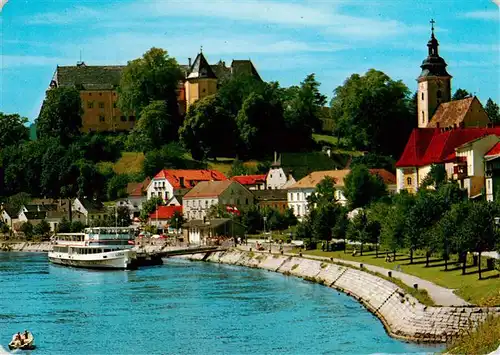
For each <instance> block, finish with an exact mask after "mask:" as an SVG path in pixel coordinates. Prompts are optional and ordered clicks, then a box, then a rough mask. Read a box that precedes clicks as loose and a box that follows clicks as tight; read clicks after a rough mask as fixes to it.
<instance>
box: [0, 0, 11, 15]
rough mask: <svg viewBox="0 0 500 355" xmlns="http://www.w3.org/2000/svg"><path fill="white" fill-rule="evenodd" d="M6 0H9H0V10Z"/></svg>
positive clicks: (0, 10)
mask: <svg viewBox="0 0 500 355" xmlns="http://www.w3.org/2000/svg"><path fill="white" fill-rule="evenodd" d="M7 1H9V0H0V12H2V9H3V7H4V6H5V4H6V3H7Z"/></svg>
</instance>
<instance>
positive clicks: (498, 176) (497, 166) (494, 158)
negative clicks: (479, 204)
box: [484, 143, 500, 201]
mask: <svg viewBox="0 0 500 355" xmlns="http://www.w3.org/2000/svg"><path fill="white" fill-rule="evenodd" d="M499 158H500V143H497V144H495V145H494V146H493V147H492V148H491V149H490V150H489V151H488V152H487V153H486V154H485V155H484V160H485V174H484V175H485V178H486V189H485V192H486V200H487V201H494V200H495V199H496V196H497V195H498V193H499V191H500V159H499Z"/></svg>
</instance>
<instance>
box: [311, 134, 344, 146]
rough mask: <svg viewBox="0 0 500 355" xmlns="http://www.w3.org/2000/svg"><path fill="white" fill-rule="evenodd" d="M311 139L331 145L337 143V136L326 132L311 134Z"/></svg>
mask: <svg viewBox="0 0 500 355" xmlns="http://www.w3.org/2000/svg"><path fill="white" fill-rule="evenodd" d="M313 139H314V141H315V142H316V143H327V144H331V145H337V143H338V142H339V140H338V139H337V137H334V136H329V135H326V134H313Z"/></svg>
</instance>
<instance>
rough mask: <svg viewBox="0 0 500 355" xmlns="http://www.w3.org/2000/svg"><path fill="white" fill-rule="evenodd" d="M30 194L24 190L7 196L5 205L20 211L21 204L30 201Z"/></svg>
mask: <svg viewBox="0 0 500 355" xmlns="http://www.w3.org/2000/svg"><path fill="white" fill-rule="evenodd" d="M31 199H32V198H31V196H30V194H28V193H26V192H19V193H17V194H15V195H12V196H10V197H8V198H7V201H6V202H7V203H6V205H7V206H9V207H10V208H12V209H13V210H14V211H20V210H21V206H22V205H27V204H29V202H30V201H31Z"/></svg>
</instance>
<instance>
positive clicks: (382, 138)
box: [331, 69, 415, 158]
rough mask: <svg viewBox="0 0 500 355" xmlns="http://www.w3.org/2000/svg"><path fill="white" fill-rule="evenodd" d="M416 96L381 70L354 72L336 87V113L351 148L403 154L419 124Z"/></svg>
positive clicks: (341, 129) (339, 127)
mask: <svg viewBox="0 0 500 355" xmlns="http://www.w3.org/2000/svg"><path fill="white" fill-rule="evenodd" d="M412 106H413V102H412V98H411V93H410V90H409V89H408V87H406V85H405V84H404V83H403V82H402V81H400V80H399V81H394V80H392V79H391V78H390V77H389V76H387V75H386V74H384V73H383V72H381V71H378V70H375V69H370V70H368V71H367V72H366V73H365V75H359V74H353V75H351V76H350V77H349V78H348V79H347V80H346V81H345V82H344V84H343V85H342V86H339V87H337V88H336V89H335V91H334V97H333V99H332V101H331V108H332V113H331V115H332V117H333V118H334V119H335V121H336V122H335V124H336V127H337V129H338V130H339V134H340V135H341V136H342V137H343V138H345V139H346V140H347V141H348V142H349V145H350V147H351V148H354V149H358V150H368V151H370V152H372V153H376V154H381V155H386V156H392V157H393V158H399V156H400V154H401V152H402V150H403V149H404V147H405V145H406V140H407V138H408V136H409V135H410V132H411V130H412V129H413V128H414V127H415V115H413V114H412Z"/></svg>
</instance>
